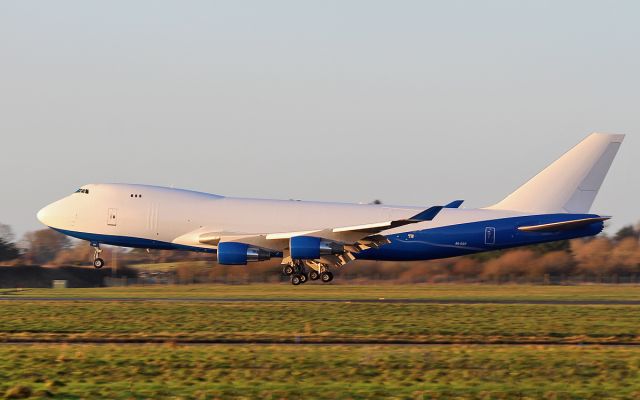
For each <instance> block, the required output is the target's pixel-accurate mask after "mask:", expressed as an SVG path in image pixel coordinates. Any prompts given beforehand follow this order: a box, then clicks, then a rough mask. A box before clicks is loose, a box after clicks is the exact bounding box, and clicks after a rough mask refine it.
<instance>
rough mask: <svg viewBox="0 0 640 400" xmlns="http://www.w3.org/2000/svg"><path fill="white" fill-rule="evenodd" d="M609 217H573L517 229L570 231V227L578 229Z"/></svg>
mask: <svg viewBox="0 0 640 400" xmlns="http://www.w3.org/2000/svg"><path fill="white" fill-rule="evenodd" d="M609 218H610V217H594V218H583V219H574V220H572V221H562V222H552V223H549V224H541V225H531V226H521V227H519V228H518V230H519V231H523V232H557V231H570V230H572V229H579V228H582V227H584V226H587V225H591V224H593V223H596V222H602V221H606V220H608V219H609Z"/></svg>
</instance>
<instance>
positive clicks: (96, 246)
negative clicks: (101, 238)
mask: <svg viewBox="0 0 640 400" xmlns="http://www.w3.org/2000/svg"><path fill="white" fill-rule="evenodd" d="M91 247H93V266H94V267H95V268H96V269H100V268H102V267H104V260H103V259H102V258H100V253H102V249H101V248H100V243H91Z"/></svg>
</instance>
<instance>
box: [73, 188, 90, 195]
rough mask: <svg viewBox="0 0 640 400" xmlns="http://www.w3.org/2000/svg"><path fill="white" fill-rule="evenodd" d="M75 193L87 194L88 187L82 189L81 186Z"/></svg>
mask: <svg viewBox="0 0 640 400" xmlns="http://www.w3.org/2000/svg"><path fill="white" fill-rule="evenodd" d="M76 193H84V194H89V189H82V188H80V189H78V190H76Z"/></svg>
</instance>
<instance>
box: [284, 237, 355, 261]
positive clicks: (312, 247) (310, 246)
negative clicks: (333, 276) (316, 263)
mask: <svg viewBox="0 0 640 400" xmlns="http://www.w3.org/2000/svg"><path fill="white" fill-rule="evenodd" d="M289 250H290V251H291V258H293V259H294V260H315V259H317V258H320V256H321V255H329V254H339V253H342V252H344V246H343V245H342V244H340V243H335V242H331V241H329V240H325V239H321V238H318V237H313V236H294V237H292V238H291V239H290V240H289Z"/></svg>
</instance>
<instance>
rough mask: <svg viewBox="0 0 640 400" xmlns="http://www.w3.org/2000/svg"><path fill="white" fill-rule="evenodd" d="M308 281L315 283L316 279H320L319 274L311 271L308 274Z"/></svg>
mask: <svg viewBox="0 0 640 400" xmlns="http://www.w3.org/2000/svg"><path fill="white" fill-rule="evenodd" d="M309 279H311V280H312V281H317V280H318V279H320V274H319V273H318V271H311V272H309Z"/></svg>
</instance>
